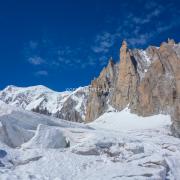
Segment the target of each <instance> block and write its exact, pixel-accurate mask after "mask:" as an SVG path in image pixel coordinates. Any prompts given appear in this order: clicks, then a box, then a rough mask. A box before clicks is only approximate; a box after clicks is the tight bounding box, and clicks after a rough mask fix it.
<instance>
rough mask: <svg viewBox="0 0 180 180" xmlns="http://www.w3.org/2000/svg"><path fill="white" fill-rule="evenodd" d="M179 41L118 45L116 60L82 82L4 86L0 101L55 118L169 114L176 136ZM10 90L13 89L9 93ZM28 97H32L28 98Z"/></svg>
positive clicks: (179, 93)
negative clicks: (65, 86) (60, 86)
mask: <svg viewBox="0 0 180 180" xmlns="http://www.w3.org/2000/svg"><path fill="white" fill-rule="evenodd" d="M179 69H180V43H175V41H174V40H172V39H168V42H163V43H161V45H160V47H156V46H149V47H147V48H146V49H144V50H143V49H129V48H128V45H127V43H126V41H123V42H122V46H121V48H120V62H117V63H115V62H114V61H113V59H112V58H110V60H109V62H108V65H107V66H106V67H104V68H103V70H102V71H101V72H100V75H99V77H97V78H95V79H94V80H93V81H92V82H91V84H90V85H89V86H87V87H82V88H79V89H77V90H75V91H65V92H56V91H53V90H50V89H49V88H47V87H45V86H42V85H39V86H33V87H29V89H28V88H20V90H19V92H18V88H16V87H15V86H8V87H7V88H5V89H4V90H2V91H0V100H2V101H4V102H6V103H7V104H11V105H15V106H18V107H22V108H24V109H26V110H31V111H35V112H38V113H42V114H46V115H52V116H55V117H58V118H61V119H66V120H70V121H78V122H91V121H93V120H95V119H97V118H98V117H99V116H100V115H102V114H103V113H105V112H106V111H108V109H109V107H112V108H114V109H115V110H118V111H121V110H123V109H124V108H125V107H127V106H128V107H129V108H130V110H131V112H132V113H135V114H138V115H140V116H151V115H155V114H160V113H163V114H170V115H171V118H172V121H173V126H172V130H173V132H174V134H175V135H177V136H180V119H179V117H180V73H179ZM11 91H14V93H15V94H13V92H11ZM32 97H34V99H33V98H32Z"/></svg>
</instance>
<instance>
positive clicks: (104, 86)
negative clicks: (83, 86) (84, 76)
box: [85, 59, 117, 122]
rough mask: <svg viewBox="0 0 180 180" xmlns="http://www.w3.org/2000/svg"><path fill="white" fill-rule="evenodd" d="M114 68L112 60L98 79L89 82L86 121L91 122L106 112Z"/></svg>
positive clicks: (113, 78)
mask: <svg viewBox="0 0 180 180" xmlns="http://www.w3.org/2000/svg"><path fill="white" fill-rule="evenodd" d="M116 69H117V68H116V66H115V64H114V62H113V60H112V59H110V60H109V63H108V65H107V67H106V68H104V69H103V70H102V72H101V73H100V75H99V77H98V78H97V79H95V80H93V81H92V82H91V85H90V89H89V96H88V102H87V111H86V118H85V119H86V121H87V122H89V121H92V120H94V119H96V118H98V117H99V116H100V115H101V114H103V113H104V112H105V111H107V110H108V107H109V96H110V94H111V91H112V88H113V87H114V82H115V75H116V71H117V70H116Z"/></svg>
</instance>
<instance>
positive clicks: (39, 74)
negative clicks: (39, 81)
mask: <svg viewBox="0 0 180 180" xmlns="http://www.w3.org/2000/svg"><path fill="white" fill-rule="evenodd" d="M35 75H36V76H48V72H47V71H45V70H40V71H37V72H36V73H35Z"/></svg>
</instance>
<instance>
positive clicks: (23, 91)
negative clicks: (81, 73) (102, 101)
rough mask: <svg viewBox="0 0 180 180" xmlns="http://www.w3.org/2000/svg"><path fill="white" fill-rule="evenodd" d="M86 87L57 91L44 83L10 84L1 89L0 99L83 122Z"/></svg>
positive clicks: (32, 109)
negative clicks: (34, 84) (24, 85)
mask: <svg viewBox="0 0 180 180" xmlns="http://www.w3.org/2000/svg"><path fill="white" fill-rule="evenodd" d="M85 88H86V87H84V88H78V89H76V90H75V91H65V92H56V91H53V90H51V89H49V88H47V87H45V86H42V85H39V86H32V87H25V88H24V87H23V88H22V87H16V86H8V87H6V88H5V89H4V90H2V91H0V100H1V101H3V102H5V103H7V104H10V105H13V106H15V107H21V108H23V109H25V110H29V111H34V112H38V113H41V114H45V115H51V116H54V117H58V118H62V119H66V120H70V121H78V122H82V121H84V119H85V112H86V101H87V95H88V91H86V90H85Z"/></svg>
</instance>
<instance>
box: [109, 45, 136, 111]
mask: <svg viewBox="0 0 180 180" xmlns="http://www.w3.org/2000/svg"><path fill="white" fill-rule="evenodd" d="M120 59H121V61H120V63H119V67H118V75H117V79H116V82H115V87H114V92H113V95H112V101H111V103H112V105H113V106H114V107H115V108H116V109H118V110H122V109H124V108H125V107H126V106H127V105H128V104H129V103H130V102H131V100H133V96H134V95H135V94H136V88H137V82H138V74H137V62H136V60H135V58H134V57H133V55H132V53H131V51H129V50H128V48H127V43H126V42H125V41H123V43H122V47H121V49H120Z"/></svg>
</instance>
